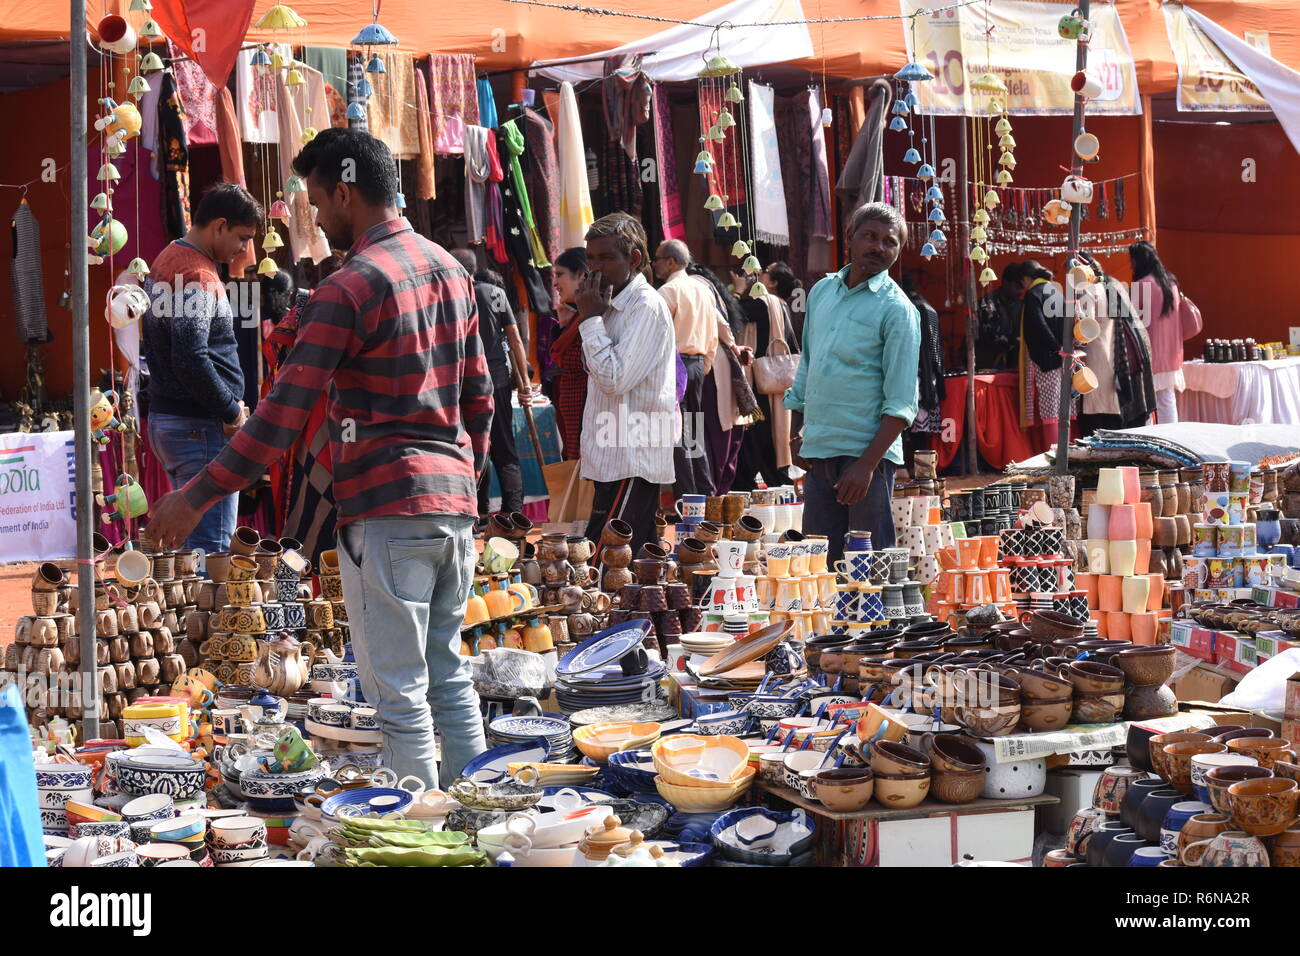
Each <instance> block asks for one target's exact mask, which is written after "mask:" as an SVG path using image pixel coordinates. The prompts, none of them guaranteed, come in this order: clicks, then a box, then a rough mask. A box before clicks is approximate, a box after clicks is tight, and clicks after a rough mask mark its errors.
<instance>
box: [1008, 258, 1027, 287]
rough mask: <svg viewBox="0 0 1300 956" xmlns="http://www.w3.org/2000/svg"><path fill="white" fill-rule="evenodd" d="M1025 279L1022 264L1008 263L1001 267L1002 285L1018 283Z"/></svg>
mask: <svg viewBox="0 0 1300 956" xmlns="http://www.w3.org/2000/svg"><path fill="white" fill-rule="evenodd" d="M1024 277H1025V268H1024V265H1023V264H1022V263H1019V262H1008V263H1007V264H1006V265H1005V266H1003V267H1002V284H1003V285H1011V283H1013V282H1019V281H1020V280H1021V279H1023V278H1024Z"/></svg>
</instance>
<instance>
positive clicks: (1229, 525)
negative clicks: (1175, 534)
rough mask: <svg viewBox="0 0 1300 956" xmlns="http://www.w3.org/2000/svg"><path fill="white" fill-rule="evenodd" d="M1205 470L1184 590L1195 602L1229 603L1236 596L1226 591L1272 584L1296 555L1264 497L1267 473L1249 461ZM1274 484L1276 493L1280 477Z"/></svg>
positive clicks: (1206, 464) (1207, 466)
mask: <svg viewBox="0 0 1300 956" xmlns="http://www.w3.org/2000/svg"><path fill="white" fill-rule="evenodd" d="M1201 468H1202V488H1203V491H1202V494H1201V513H1200V516H1199V517H1200V520H1199V521H1198V522H1196V524H1195V526H1194V527H1193V529H1192V552H1191V555H1189V556H1188V557H1186V558H1184V559H1183V562H1182V563H1183V574H1182V580H1183V584H1184V586H1185V587H1186V588H1188V589H1189V590H1191V591H1192V596H1193V598H1194V599H1195V600H1198V601H1209V600H1216V599H1227V600H1231V599H1232V598H1233V597H1235V595H1231V594H1225V593H1223V592H1224V591H1225V590H1228V589H1232V588H1243V587H1264V586H1267V585H1269V584H1272V583H1274V582H1275V581H1276V580H1277V579H1278V578H1280V577H1281V575H1282V569H1283V568H1284V567H1286V566H1287V565H1288V564H1289V562H1290V560H1291V558H1292V555H1293V551H1292V549H1291V548H1290V547H1289V546H1282V545H1279V539H1280V535H1281V521H1280V516H1279V514H1278V512H1277V510H1276V509H1274V508H1273V507H1272V502H1270V501H1267V500H1265V499H1264V497H1263V494H1264V489H1265V481H1264V476H1263V473H1261V472H1259V471H1252V469H1251V467H1250V463H1249V462H1245V461H1207V462H1204V463H1203V464H1202V466H1201ZM1269 474H1272V473H1271V472H1270V473H1269ZM1273 485H1274V490H1275V491H1276V477H1274V481H1273Z"/></svg>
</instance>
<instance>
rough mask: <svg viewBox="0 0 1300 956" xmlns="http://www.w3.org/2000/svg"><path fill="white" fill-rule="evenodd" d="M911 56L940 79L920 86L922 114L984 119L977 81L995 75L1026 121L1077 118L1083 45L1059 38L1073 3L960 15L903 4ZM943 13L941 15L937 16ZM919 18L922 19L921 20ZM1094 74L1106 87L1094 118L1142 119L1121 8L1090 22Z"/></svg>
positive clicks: (1092, 103)
mask: <svg viewBox="0 0 1300 956" xmlns="http://www.w3.org/2000/svg"><path fill="white" fill-rule="evenodd" d="M900 7H901V9H902V13H903V16H904V17H905V19H904V20H903V32H904V35H905V36H906V37H907V47H908V53H909V55H911V56H912V57H913V58H914V59H916V60H918V61H919V62H920V63H921V64H922V65H924V66H925V67H926V68H927V69H928V70H929V71H930V72H931V73H933V74H934V77H935V78H934V79H933V80H931V81H929V82H925V83H917V84H916V86H915V89H916V96H917V99H918V100H919V101H920V109H921V112H922V113H935V114H938V115H940V116H944V115H948V116H951V115H963V116H971V115H984V113H985V112H986V110H987V107H988V100H989V96H988V94H984V93H980V92H979V91H978V90H975V91H973V90H972V89H971V87H970V81H971V80H973V79H975V78H976V77H978V76H979V75H980V74H981V73H985V72H991V73H994V74H996V75H997V76H999V77H1000V78H1001V79H1002V81H1003V82H1004V83H1006V85H1007V91H1008V95H1007V106H1008V108H1009V109H1010V111H1011V112H1012V113H1013V114H1016V115H1021V116H1054V115H1070V114H1072V113H1073V112H1074V92H1073V90H1071V89H1070V79H1071V78H1072V77H1073V76H1074V73H1075V69H1074V66H1075V51H1076V49H1077V44H1076V43H1075V41H1073V40H1067V39H1064V38H1063V37H1062V36H1061V35H1060V33H1058V32H1057V25H1058V24H1059V23H1060V21H1061V18H1062V17H1066V16H1069V15H1071V14H1072V13H1077V10H1076V9H1075V8H1074V7H1073V6H1071V5H1070V4H1069V3H990V4H980V3H975V4H971V5H969V6H964V7H957V8H954V9H942V8H945V7H949V2H948V0H900ZM935 8H940V9H935ZM917 14H919V15H917ZM1089 25H1090V27H1091V33H1092V39H1091V40H1090V41H1089V44H1088V72H1089V73H1090V74H1092V75H1093V76H1095V77H1096V78H1097V80H1098V81H1100V83H1101V87H1102V91H1101V94H1100V95H1099V96H1097V97H1096V98H1094V99H1091V100H1089V101H1088V113H1089V115H1093V116H1096V115H1112V116H1114V115H1120V116H1127V115H1136V114H1138V113H1141V112H1142V101H1141V97H1139V96H1138V88H1137V71H1136V69H1134V66H1133V56H1132V54H1131V53H1130V52H1129V45H1128V37H1127V35H1126V34H1125V33H1124V26H1123V24H1122V23H1121V22H1120V19H1119V16H1118V14H1116V12H1115V8H1114V7H1113V6H1112V5H1110V4H1098V5H1096V6H1094V7H1093V8H1092V15H1091V17H1090V18H1089Z"/></svg>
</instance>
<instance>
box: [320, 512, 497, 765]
mask: <svg viewBox="0 0 1300 956" xmlns="http://www.w3.org/2000/svg"><path fill="white" fill-rule="evenodd" d="M473 524H474V521H473V519H472V518H470V517H468V516H466V515H411V516H400V517H391V518H362V519H359V520H357V521H352V522H349V523H348V524H345V525H343V526H342V527H341V528H340V529H339V534H338V545H339V547H338V552H339V570H340V572H341V573H342V575H343V598H344V600H345V601H346V603H347V608H348V627H349V629H350V631H351V635H352V653H353V654H354V655H355V656H356V659H357V664H358V665H359V666H358V668H357V670H358V674H359V676H360V678H361V690H362V691H363V692H364V693H365V695H366V701H367V703H369V704H370V705H371V706H372V707H374V708H375V710H376V712H377V716H378V718H379V729H380V730H381V731H382V733H383V738H384V745H383V756H384V762H385V765H386V766H388V767H390V768H392V770H393V771H394V772H395V773H396V774H397V775H398V776H399V777H405V776H406V775H408V774H414V775H415V776H416V777H419V778H420V780H422V781H424V783H425V784H426V785H427V786H428V787H431V788H432V787H435V786H437V785H438V783H439V779H440V775H439V772H438V770H439V767H438V759H437V751H436V748H435V744H434V731H435V725H436V729H437V732H438V733H440V734H441V735H442V773H441V784H442V786H444V787H445V786H447V785H448V784H450V783H451V782H452V781H453V780H455V779H456V777H458V776H459V775H460V772H461V769H462V768H463V767H464V766H465V764H467V763H469V762H470V761H471V760H473V759H474V758H475V757H477V756H478V755H479V754H481V753H482V752H483V751H484V750H486V749H487V743H486V741H485V739H484V734H483V716H482V713H481V712H480V710H479V700H478V693H477V692H476V691H475V690H474V682H473V678H472V675H471V670H470V662H469V659H468V658H466V657H462V656H461V654H460V626H461V623H462V621H463V620H464V618H465V602H466V600H467V599H468V597H469V590H470V586H471V584H472V583H473V577H474V539H473V537H472V534H473Z"/></svg>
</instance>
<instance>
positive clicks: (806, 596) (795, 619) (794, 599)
mask: <svg viewBox="0 0 1300 956" xmlns="http://www.w3.org/2000/svg"><path fill="white" fill-rule="evenodd" d="M865 546H866V547H868V548H869V547H870V536H868V538H867V541H866V543H865ZM762 554H763V572H764V573H762V574H759V575H757V576H755V578H754V587H755V598H756V601H757V606H758V608H759V609H760V612H770V620H771V621H772V622H773V623H776V622H780V621H791V622H792V623H793V625H794V628H793V631H792V636H793V638H794V639H795V640H798V641H803V640H807V639H808V638H809V637H811V636H812V635H814V634H826V633H827V632H828V631H829V630H830V628H831V624H832V621H833V620H834V618H835V610H834V609H835V604H836V584H837V580H838V579H837V577H836V573H835V570H832V569H831V568H830V567H829V566H828V564H827V560H828V556H829V554H830V542H829V541H828V540H827V538H826V536H825V535H805V534H803V533H802V532H801V531H797V530H793V529H791V530H788V531H786V532H784V533H783V534H781V535H780V536H779V538H778V540H776V541H773V542H771V543H768V544H765V545H764V548H763V552H762ZM842 564H843V563H842Z"/></svg>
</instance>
